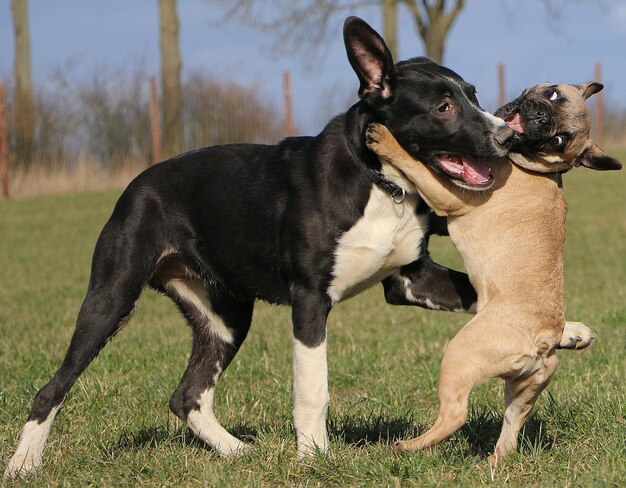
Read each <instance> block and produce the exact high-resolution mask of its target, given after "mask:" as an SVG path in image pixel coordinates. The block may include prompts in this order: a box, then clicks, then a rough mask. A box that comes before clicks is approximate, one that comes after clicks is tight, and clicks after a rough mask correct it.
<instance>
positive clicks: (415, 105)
mask: <svg viewBox="0 0 626 488" xmlns="http://www.w3.org/2000/svg"><path fill="white" fill-rule="evenodd" d="M344 40H345V44H346V51H347V53H348V59H349V60H350V64H351V65H352V67H353V69H354V71H355V72H356V74H357V76H358V77H359V81H360V88H359V97H360V98H361V100H362V102H361V103H364V104H366V105H367V109H368V110H369V112H370V113H371V117H370V120H369V122H380V123H382V124H384V125H386V126H387V127H388V128H389V130H390V131H391V132H392V133H393V135H394V136H395V137H396V139H397V140H398V142H399V143H400V144H401V145H402V146H403V147H404V148H405V149H406V150H407V151H408V152H409V153H410V154H412V155H413V156H415V157H418V158H419V159H421V160H422V161H423V162H424V163H426V164H428V165H430V166H431V167H433V168H434V169H435V170H436V171H438V172H440V173H442V174H445V175H446V176H448V177H450V178H451V179H452V180H453V181H454V182H455V183H457V184H458V185H459V186H462V187H464V188H470V189H477V188H480V189H484V188H488V187H489V186H491V184H492V183H493V178H492V176H491V174H490V169H489V167H488V165H487V163H485V159H488V158H492V157H501V156H504V155H505V154H507V153H508V150H509V148H510V146H511V143H512V141H513V136H514V132H513V131H512V130H511V129H510V128H508V127H507V126H506V124H505V123H504V122H503V121H502V120H501V119H498V118H496V117H494V116H493V115H491V114H490V113H488V112H486V111H484V110H483V109H482V108H481V107H480V106H479V104H478V100H477V99H476V90H475V88H474V87H473V86H472V85H470V84H468V83H466V82H465V81H464V80H463V79H462V78H461V77H460V76H459V75H457V74H456V73H455V72H454V71H452V70H450V69H448V68H445V67H444V66H441V65H439V64H437V63H435V62H433V61H431V60H430V59H428V58H414V59H410V60H408V61H403V62H400V63H398V64H395V65H394V62H393V59H392V57H391V53H390V52H389V49H388V48H387V45H386V44H385V42H384V40H383V39H382V37H380V36H379V35H378V34H377V33H376V32H375V31H374V30H373V29H372V28H371V27H370V26H369V25H368V24H366V23H365V22H364V21H362V20H361V19H358V18H356V17H349V18H348V19H347V20H346V22H345V25H344ZM363 133H364V130H363V131H362V133H361V137H363Z"/></svg>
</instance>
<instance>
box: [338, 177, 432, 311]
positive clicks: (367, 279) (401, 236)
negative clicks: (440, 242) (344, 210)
mask: <svg viewBox="0 0 626 488" xmlns="http://www.w3.org/2000/svg"><path fill="white" fill-rule="evenodd" d="M417 198H418V197H417V196H415V195H412V196H407V197H406V198H405V200H404V201H403V202H402V203H395V202H394V201H393V199H392V198H391V197H390V196H389V195H388V194H387V193H385V192H383V191H382V190H381V189H380V188H378V187H377V186H373V187H372V190H371V193H370V198H369V201H368V203H367V206H366V207H365V211H364V213H363V216H362V217H361V218H360V219H359V220H358V221H357V222H356V223H355V224H354V225H353V226H352V227H351V228H350V229H349V230H348V231H347V232H345V233H344V234H343V235H342V236H341V237H340V238H339V240H338V241H337V247H336V248H335V264H334V267H333V279H332V281H331V283H330V286H329V287H328V291H327V293H328V296H329V297H330V298H331V300H332V301H333V303H336V302H339V301H341V300H344V299H346V298H350V297H352V296H354V295H356V294H357V293H359V292H361V291H363V290H365V289H366V288H369V287H370V286H372V285H374V284H376V283H378V282H379V281H381V280H382V279H383V278H385V277H387V276H389V275H390V274H391V273H392V272H393V271H394V270H396V269H398V268H399V267H400V266H403V265H405V264H408V263H410V262H412V261H415V260H416V259H417V258H418V256H419V252H420V245H421V243H422V239H423V237H424V235H425V233H426V230H427V219H426V217H425V216H422V215H418V214H417V213H416V211H415V207H416V200H417Z"/></svg>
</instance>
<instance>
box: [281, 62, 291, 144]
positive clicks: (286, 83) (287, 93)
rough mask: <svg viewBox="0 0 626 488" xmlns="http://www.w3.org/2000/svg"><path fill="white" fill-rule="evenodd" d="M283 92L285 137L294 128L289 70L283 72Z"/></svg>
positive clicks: (288, 135)
mask: <svg viewBox="0 0 626 488" xmlns="http://www.w3.org/2000/svg"><path fill="white" fill-rule="evenodd" d="M283 94H284V98H285V137H290V136H293V135H294V130H293V114H292V108H291V75H290V74H289V71H285V72H284V73H283Z"/></svg>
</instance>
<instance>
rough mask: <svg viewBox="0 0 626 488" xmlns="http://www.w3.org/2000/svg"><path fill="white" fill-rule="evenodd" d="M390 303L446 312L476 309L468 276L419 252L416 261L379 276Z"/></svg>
mask: <svg viewBox="0 0 626 488" xmlns="http://www.w3.org/2000/svg"><path fill="white" fill-rule="evenodd" d="M383 287H384V289H385V299H386V300H387V302H388V303H390V304H392V305H416V306H418V307H422V308H427V309H431V310H444V311H449V312H469V313H474V312H475V311H476V298H477V297H476V290H474V287H473V286H472V284H471V283H470V281H469V278H468V276H467V275H466V274H465V273H461V272H460V271H455V270H453V269H449V268H446V267H444V266H441V265H439V264H437V263H435V262H433V260H432V259H431V258H430V256H429V255H428V253H423V254H422V256H420V257H419V259H417V260H416V261H414V262H412V263H410V264H407V265H406V266H403V267H402V268H400V270H399V271H397V272H396V273H394V274H393V275H391V276H389V277H387V278H386V279H384V280H383Z"/></svg>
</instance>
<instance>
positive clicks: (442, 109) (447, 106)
mask: <svg viewBox="0 0 626 488" xmlns="http://www.w3.org/2000/svg"><path fill="white" fill-rule="evenodd" d="M451 108H452V107H451V106H450V104H449V103H447V102H446V103H444V104H443V105H441V106H440V107H439V108H437V112H440V113H444V112H447V111H449V110H450V109H451Z"/></svg>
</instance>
